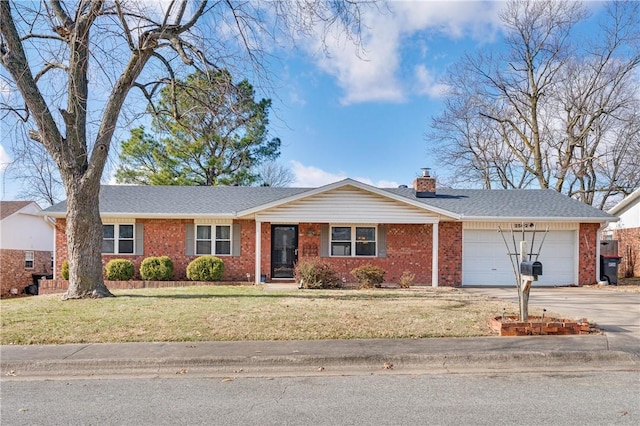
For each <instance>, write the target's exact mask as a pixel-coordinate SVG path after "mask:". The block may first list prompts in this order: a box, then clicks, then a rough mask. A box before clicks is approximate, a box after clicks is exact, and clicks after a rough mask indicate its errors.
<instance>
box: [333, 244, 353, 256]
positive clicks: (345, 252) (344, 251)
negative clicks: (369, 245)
mask: <svg viewBox="0 0 640 426" xmlns="http://www.w3.org/2000/svg"><path fill="white" fill-rule="evenodd" d="M331 255H332V256H351V243H331Z"/></svg>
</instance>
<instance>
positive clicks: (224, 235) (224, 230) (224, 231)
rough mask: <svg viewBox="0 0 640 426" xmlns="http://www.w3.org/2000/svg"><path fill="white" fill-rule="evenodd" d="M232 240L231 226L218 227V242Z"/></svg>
mask: <svg viewBox="0 0 640 426" xmlns="http://www.w3.org/2000/svg"><path fill="white" fill-rule="evenodd" d="M230 239H231V227H230V226H216V240H230Z"/></svg>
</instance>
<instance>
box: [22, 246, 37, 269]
mask: <svg viewBox="0 0 640 426" xmlns="http://www.w3.org/2000/svg"><path fill="white" fill-rule="evenodd" d="M29 255H31V256H29ZM29 257H31V259H29ZM27 262H31V266H27ZM35 267H36V254H35V253H34V252H33V251H31V250H29V251H25V252H24V269H35Z"/></svg>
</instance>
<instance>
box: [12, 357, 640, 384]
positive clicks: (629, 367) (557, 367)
mask: <svg viewBox="0 0 640 426" xmlns="http://www.w3.org/2000/svg"><path fill="white" fill-rule="evenodd" d="M0 370H1V372H2V379H3V380H20V379H38V378H40V379H45V378H47V379H51V378H77V379H80V378H107V377H121V378H122V377H149V376H152V377H158V376H176V375H185V374H188V375H189V376H194V375H195V376H210V377H229V376H234V377H265V376H299V375H314V374H318V375H357V374H385V373H392V374H446V373H450V374H455V373H482V372H485V373H486V372H496V373H499V372H521V373H526V372H540V371H563V372H567V371H593V370H616V371H620V370H624V371H640V357H639V356H637V355H635V354H630V353H627V352H621V351H608V350H607V351H574V352H561V351H551V352H535V351H517V352H502V353H499V354H496V353H475V354H464V355H460V354H403V355H388V356H386V355H375V356H370V355H367V356H335V357H332V356H313V355H267V356H228V357H225V356H222V357H220V356H218V357H199V358H142V359H135V360H123V359H76V360H69V359H67V360H38V361H33V360H29V361H20V360H12V361H7V362H1V363H0Z"/></svg>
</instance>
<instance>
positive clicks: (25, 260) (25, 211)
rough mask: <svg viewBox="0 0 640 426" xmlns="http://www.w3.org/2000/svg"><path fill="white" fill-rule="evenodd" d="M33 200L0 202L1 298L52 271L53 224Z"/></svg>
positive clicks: (21, 289)
mask: <svg viewBox="0 0 640 426" xmlns="http://www.w3.org/2000/svg"><path fill="white" fill-rule="evenodd" d="M41 211H42V209H41V208H40V206H39V205H38V203H36V202H35V201H0V297H4V296H7V295H9V294H18V293H22V292H23V291H24V288H25V287H26V286H28V285H31V284H33V283H34V280H36V281H37V279H38V277H41V276H48V275H51V273H52V262H51V260H52V256H53V234H54V233H53V223H52V222H50V221H48V220H44V219H45V218H43V217H42V216H41V215H40V212H41Z"/></svg>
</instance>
